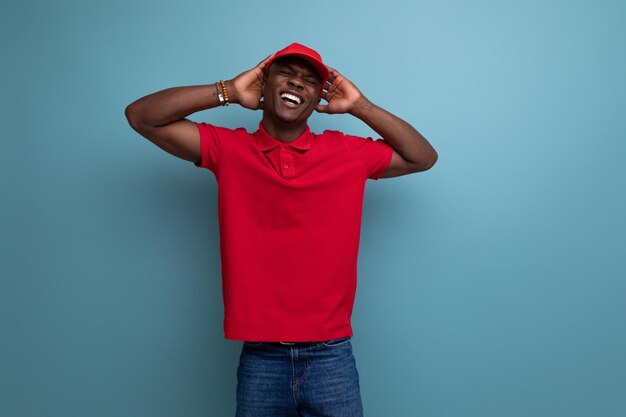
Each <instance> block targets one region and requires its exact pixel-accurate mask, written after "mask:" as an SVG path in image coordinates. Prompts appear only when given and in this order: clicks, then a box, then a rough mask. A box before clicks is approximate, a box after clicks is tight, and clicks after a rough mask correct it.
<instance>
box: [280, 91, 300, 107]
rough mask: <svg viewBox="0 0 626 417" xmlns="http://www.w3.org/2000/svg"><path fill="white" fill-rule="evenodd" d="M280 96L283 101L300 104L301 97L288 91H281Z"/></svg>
mask: <svg viewBox="0 0 626 417" xmlns="http://www.w3.org/2000/svg"><path fill="white" fill-rule="evenodd" d="M280 98H281V99H282V100H283V101H286V102H288V103H292V104H295V105H298V104H300V103H301V102H302V99H301V98H300V97H298V96H295V95H293V94H289V93H282V94H281V95H280Z"/></svg>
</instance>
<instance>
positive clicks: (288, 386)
mask: <svg viewBox="0 0 626 417" xmlns="http://www.w3.org/2000/svg"><path fill="white" fill-rule="evenodd" d="M313 416H326V417H362V416H363V406H362V405H361V393H360V387H359V374H358V372H357V370H356V362H355V359H354V355H353V353H352V344H351V343H350V338H349V337H343V338H340V339H333V340H329V341H326V342H312V343H308V344H300V343H298V344H292V345H286V344H281V343H278V342H275V343H274V342H272V343H270V342H244V344H243V349H242V351H241V357H240V359H239V367H238V368H237V414H236V417H313Z"/></svg>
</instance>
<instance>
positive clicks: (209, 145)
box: [194, 123, 222, 172]
mask: <svg viewBox="0 0 626 417" xmlns="http://www.w3.org/2000/svg"><path fill="white" fill-rule="evenodd" d="M196 126H197V127H198V132H199V133H200V161H198V162H195V163H194V164H195V165H196V166H197V167H199V168H206V169H209V170H211V171H213V172H215V171H216V170H217V167H218V165H219V160H220V155H221V151H222V139H221V136H220V135H219V131H218V128H217V127H216V126H213V125H210V124H208V123H196Z"/></svg>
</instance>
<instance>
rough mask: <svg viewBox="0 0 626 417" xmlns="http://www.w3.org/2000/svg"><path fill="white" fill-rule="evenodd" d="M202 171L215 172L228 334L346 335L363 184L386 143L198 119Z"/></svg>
mask: <svg viewBox="0 0 626 417" xmlns="http://www.w3.org/2000/svg"><path fill="white" fill-rule="evenodd" d="M196 124H197V126H198V130H199V132H200V138H201V147H202V154H201V160H200V162H199V163H198V164H196V165H197V166H199V167H203V168H207V169H209V170H211V171H212V172H213V173H214V174H215V178H216V179H217V183H218V215H219V226H220V251H221V259H222V289H223V297H224V333H225V337H226V339H231V340H247V341H267V342H272V341H289V342H310V341H321V340H329V339H335V338H339V337H346V336H352V327H351V325H350V318H351V316H352V308H353V305H354V297H355V292H356V283H357V254H358V248H359V236H360V231H361V211H362V205H363V193H364V189H365V180H366V179H368V178H371V179H378V178H379V177H380V175H381V174H382V173H383V172H384V171H385V169H386V168H387V166H388V165H389V162H390V161H391V155H392V148H391V147H390V146H389V145H387V144H386V143H385V141H384V140H382V139H378V140H372V139H371V138H360V137H356V136H349V135H344V134H343V133H341V132H336V131H325V132H324V133H322V134H320V135H318V134H314V133H311V131H310V130H309V128H308V127H307V128H306V130H305V132H304V133H303V134H302V135H301V136H300V137H298V138H297V139H296V140H294V141H293V142H290V143H284V142H280V141H278V140H276V139H274V138H273V137H271V136H270V135H269V134H268V133H267V131H266V130H265V129H264V128H263V126H262V124H261V123H260V124H259V129H258V130H257V131H256V132H255V133H253V134H250V133H248V132H247V131H246V130H245V129H236V130H232V129H226V128H222V127H217V126H213V125H210V124H207V123H196Z"/></svg>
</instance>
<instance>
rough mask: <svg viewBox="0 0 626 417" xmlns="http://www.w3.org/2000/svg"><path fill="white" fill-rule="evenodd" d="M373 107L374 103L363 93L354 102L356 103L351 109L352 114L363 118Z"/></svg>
mask: <svg viewBox="0 0 626 417" xmlns="http://www.w3.org/2000/svg"><path fill="white" fill-rule="evenodd" d="M373 107H374V103H372V102H371V101H369V100H368V99H367V97H365V96H363V95H362V96H361V97H359V98H358V99H357V100H356V101H355V102H354V105H353V106H352V108H351V109H350V114H351V115H353V116H354V117H357V118H359V119H363V118H364V117H365V116H366V115H367V113H369V112H370V110H372V108H373Z"/></svg>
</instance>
